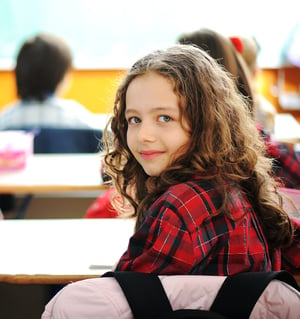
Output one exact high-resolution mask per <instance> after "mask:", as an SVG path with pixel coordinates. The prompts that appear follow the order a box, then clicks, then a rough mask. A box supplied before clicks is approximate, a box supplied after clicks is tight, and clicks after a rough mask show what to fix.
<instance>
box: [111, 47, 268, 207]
mask: <svg viewBox="0 0 300 319" xmlns="http://www.w3.org/2000/svg"><path fill="white" fill-rule="evenodd" d="M166 96H167V98H166ZM160 108H161V109H160ZM168 108H170V109H171V110H168ZM151 112H153V113H151ZM170 112H171V113H170ZM172 112H173V113H172ZM149 114H152V115H153V117H151V116H148V115H149ZM174 122H175V123H174ZM172 125H175V126H176V131H175V133H173V132H172V131H171V130H170V132H169V128H170V127H169V126H172ZM146 127H147V129H145V130H144V128H146ZM158 127H159V129H158ZM167 127H168V128H167ZM111 129H112V131H113V134H114V141H113V143H112V145H113V149H111V150H109V149H108V144H107V149H108V154H107V155H106V158H105V161H106V164H107V168H108V173H110V174H111V175H112V177H113V179H114V181H115V183H116V186H117V188H118V190H119V191H120V192H123V193H124V195H125V191H126V189H127V188H130V187H132V186H133V185H136V186H137V187H136V188H135V189H136V190H137V194H136V197H137V198H136V201H137V202H139V201H140V200H141V199H143V198H144V197H145V194H147V193H148V192H150V193H151V192H154V193H155V192H156V191H158V190H160V191H161V190H163V189H164V188H166V187H167V186H169V185H172V184H175V183H177V182H180V181H185V180H188V179H189V178H191V177H192V176H194V175H195V174H198V175H203V176H205V177H206V178H215V177H216V176H222V178H224V179H234V180H236V181H240V180H241V179H243V178H245V177H248V175H250V174H252V173H251V172H253V171H254V170H256V169H268V168H269V164H270V163H269V161H265V160H264V159H263V158H262V157H261V158H260V156H261V154H262V153H260V152H263V146H262V142H261V141H260V139H259V137H258V132H257V129H256V127H255V125H254V122H253V120H252V118H251V116H250V113H249V110H248V105H247V103H246V102H245V101H244V100H243V98H242V96H241V95H240V94H238V91H237V89H236V86H235V84H234V82H233V80H232V79H231V77H230V75H229V74H228V73H227V72H225V71H224V70H223V69H222V68H221V67H220V65H218V64H217V62H216V61H215V60H214V59H213V58H212V57H210V56H209V55H208V54H207V53H205V52H204V51H203V50H201V49H199V48H197V47H194V46H190V45H175V46H173V47H171V48H168V49H166V50H160V51H155V52H153V53H150V54H149V55H147V56H145V57H144V58H142V59H140V60H139V61H137V62H136V63H135V64H134V65H133V67H132V68H131V69H130V70H129V72H128V74H127V76H126V77H125V79H124V81H123V83H121V85H120V87H119V89H118V91H117V94H116V100H115V106H114V112H113V118H112V122H111ZM164 129H165V130H166V132H168V133H167V134H169V136H168V137H166V136H165V135H164V132H163V131H164ZM157 132H158V133H157ZM168 139H169V140H170V142H169V143H170V145H167V144H166V143H167V141H168ZM176 143H177V144H176ZM171 144H172V145H175V148H173V149H172V152H171V153H172V155H171V156H169V157H168V160H169V162H168V161H164V162H163V165H162V166H161V167H160V168H157V169H158V171H156V172H154V173H153V171H152V172H151V171H149V170H148V168H147V167H146V166H147V165H150V164H149V163H151V161H152V160H153V163H158V162H159V158H160V156H159V155H158V154H152V153H151V152H148V153H147V152H146V151H148V150H149V151H152V150H154V151H163V152H164V151H165V150H166V149H167V148H168V147H169V146H170V147H171V146H172V145H171ZM176 147H178V148H177V149H176ZM140 151H141V152H142V154H141V153H140V154H138V153H139V152H140ZM143 152H144V154H143ZM154 153H155V152H154ZM157 153H158V152H157ZM161 158H162V159H163V156H162V157H161ZM258 158H260V159H259V160H258ZM145 162H148V163H147V164H146V163H145ZM257 162H259V164H257ZM160 164H161V162H160ZM156 167H158V164H157V165H156ZM262 167H263V168H262Z"/></svg>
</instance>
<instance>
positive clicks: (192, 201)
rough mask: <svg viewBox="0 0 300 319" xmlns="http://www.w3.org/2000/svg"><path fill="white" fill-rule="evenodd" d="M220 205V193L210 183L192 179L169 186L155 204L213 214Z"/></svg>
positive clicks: (173, 208)
mask: <svg viewBox="0 0 300 319" xmlns="http://www.w3.org/2000/svg"><path fill="white" fill-rule="evenodd" d="M221 204H222V196H221V191H220V190H219V189H218V187H216V186H214V185H213V183H212V182H211V181H208V180H202V179H193V180H189V181H186V182H182V183H178V184H176V185H173V186H170V187H169V188H168V189H167V190H166V191H165V192H164V193H163V194H162V195H161V196H160V197H159V198H158V199H157V200H156V202H155V204H154V205H155V206H156V207H160V206H164V207H170V208H171V209H172V210H182V209H183V210H185V211H193V210H194V209H196V210H198V211H200V210H201V208H203V210H205V211H210V212H211V213H213V212H215V211H216V210H217V209H218V207H220V206H221Z"/></svg>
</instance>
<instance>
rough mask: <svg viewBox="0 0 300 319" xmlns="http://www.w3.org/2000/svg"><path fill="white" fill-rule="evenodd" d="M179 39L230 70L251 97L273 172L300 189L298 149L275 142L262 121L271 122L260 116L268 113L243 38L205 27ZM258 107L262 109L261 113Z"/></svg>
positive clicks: (242, 89) (281, 179)
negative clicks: (262, 105)
mask: <svg viewBox="0 0 300 319" xmlns="http://www.w3.org/2000/svg"><path fill="white" fill-rule="evenodd" d="M178 42H179V43H182V44H193V45H196V46H198V47H200V48H202V49H203V50H205V51H206V52H207V53H208V54H209V55H210V56H211V57H213V58H214V59H215V60H216V61H217V62H218V63H219V64H220V65H221V66H222V67H224V68H225V70H226V71H228V72H229V73H230V75H231V77H232V79H233V80H234V82H235V84H236V86H237V88H238V90H239V92H240V93H241V94H242V96H243V97H244V98H245V99H246V100H247V104H248V107H249V110H250V112H251V114H252V116H253V118H254V119H255V121H256V122H257V128H258V130H259V131H260V133H261V136H262V138H263V139H264V140H265V145H266V151H267V155H268V156H269V157H270V158H272V159H273V168H272V169H273V174H274V175H275V176H277V178H278V180H279V181H280V182H281V184H282V186H284V187H289V188H299V187H300V161H299V159H298V156H297V154H296V152H295V151H294V148H293V147H292V146H291V145H287V144H283V143H279V142H277V141H274V140H273V139H272V137H271V135H270V132H269V128H267V129H266V128H265V127H263V126H262V123H267V121H260V120H259V119H258V115H257V114H258V113H259V114H260V115H261V114H266V112H263V113H262V112H261V110H262V109H261V106H260V105H259V104H258V99H257V93H256V90H255V86H254V80H253V75H252V74H251V72H250V70H249V68H248V66H247V64H246V62H245V60H244V58H243V57H242V56H241V52H243V43H242V41H241V40H239V38H235V39H234V41H233V39H231V40H230V39H229V38H228V37H225V36H223V35H222V34H220V33H218V32H216V31H214V30H211V29H206V28H202V29H199V30H196V31H194V32H190V33H185V34H182V35H180V36H179V38H178ZM257 110H260V111H258V112H257Z"/></svg>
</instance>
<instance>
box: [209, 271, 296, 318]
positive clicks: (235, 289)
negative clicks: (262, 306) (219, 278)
mask: <svg viewBox="0 0 300 319" xmlns="http://www.w3.org/2000/svg"><path fill="white" fill-rule="evenodd" d="M273 279H278V280H281V281H283V282H286V283H287V284H289V285H290V286H292V287H294V288H295V289H296V290H299V286H298V284H297V282H296V280H295V278H294V277H293V276H292V275H291V274H290V273H288V272H287V271H273V272H246V273H239V274H235V275H232V276H228V277H227V278H226V279H225V281H224V283H223V285H222V286H221V288H220V290H219V292H218V294H217V296H216V299H215V300H214V302H213V304H212V306H211V308H210V309H211V310H212V311H214V312H217V313H220V314H222V315H223V316H225V317H227V318H230V319H248V318H249V317H250V314H251V312H252V310H253V308H254V306H255V304H256V302H257V300H258V299H259V297H260V295H261V294H262V293H263V291H264V289H265V288H266V287H267V285H268V284H269V283H270V281H272V280H273Z"/></svg>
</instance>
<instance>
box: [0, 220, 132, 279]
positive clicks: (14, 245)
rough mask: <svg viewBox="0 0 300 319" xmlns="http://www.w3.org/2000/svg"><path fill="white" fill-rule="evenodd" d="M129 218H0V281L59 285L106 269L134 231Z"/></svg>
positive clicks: (111, 265) (122, 251)
mask: <svg viewBox="0 0 300 319" xmlns="http://www.w3.org/2000/svg"><path fill="white" fill-rule="evenodd" d="M133 230H134V220H132V219H116V218H114V219H49V220H45V219H43V220H33V219H28V220H26V219H23V220H2V221H0V242H1V246H0V254H1V262H0V281H1V282H9V283H21V284H29V283H39V284H64V283H68V282H70V281H75V280H81V279H85V278H90V277H99V276H100V275H102V274H103V273H104V272H106V271H110V270H111V268H112V267H113V266H114V265H115V263H116V262H117V261H118V260H119V258H120V257H121V255H122V254H123V253H124V252H125V250H126V248H127V245H128V240H129V238H130V236H131V235H132V234H133Z"/></svg>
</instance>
